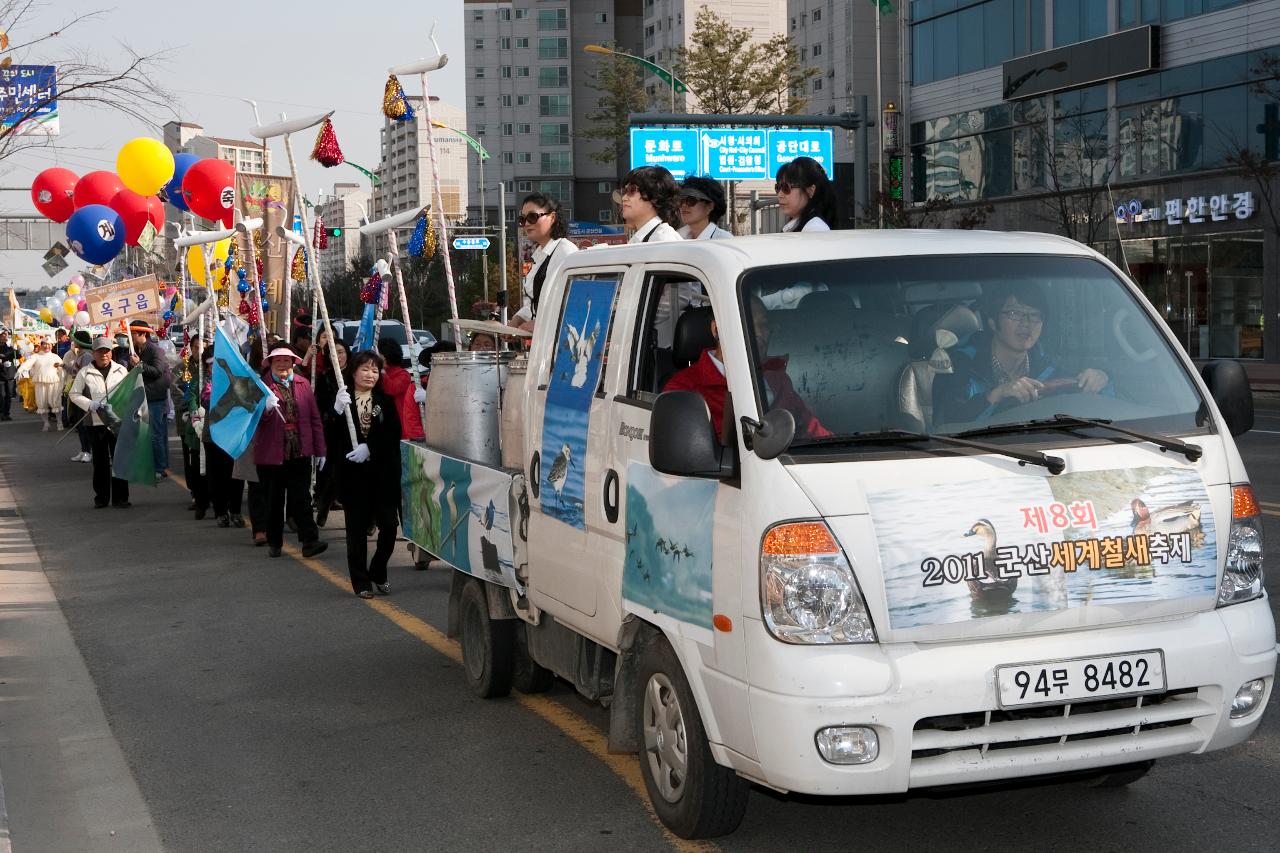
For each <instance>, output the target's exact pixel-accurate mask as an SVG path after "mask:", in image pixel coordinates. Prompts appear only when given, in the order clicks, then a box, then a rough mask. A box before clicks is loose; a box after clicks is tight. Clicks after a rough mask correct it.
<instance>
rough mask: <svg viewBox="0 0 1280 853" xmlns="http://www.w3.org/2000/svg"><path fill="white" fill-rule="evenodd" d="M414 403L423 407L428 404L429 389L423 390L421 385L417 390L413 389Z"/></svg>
mask: <svg viewBox="0 0 1280 853" xmlns="http://www.w3.org/2000/svg"><path fill="white" fill-rule="evenodd" d="M413 402H415V403H417V404H418V405H419V406H421V405H422V404H424V403H426V402H427V389H426V388H423V387H422V386H421V385H419V386H418V387H417V388H415V389H413Z"/></svg>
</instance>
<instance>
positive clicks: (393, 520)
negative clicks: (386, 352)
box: [330, 350, 400, 598]
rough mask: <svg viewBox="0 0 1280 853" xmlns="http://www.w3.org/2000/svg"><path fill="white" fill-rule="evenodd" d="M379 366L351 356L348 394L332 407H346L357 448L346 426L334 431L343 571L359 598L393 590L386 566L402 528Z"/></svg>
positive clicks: (392, 416)
mask: <svg viewBox="0 0 1280 853" xmlns="http://www.w3.org/2000/svg"><path fill="white" fill-rule="evenodd" d="M382 366H383V365H382V357H381V356H379V355H378V354H377V353H375V352H371V351H368V350H365V351H363V352H358V353H356V354H355V355H352V356H351V357H350V358H349V359H348V361H347V370H346V373H347V384H348V387H349V388H350V390H349V392H348V393H346V394H339V395H338V399H337V400H336V401H335V403H334V408H335V409H336V411H337V412H338V413H341V412H342V411H343V410H344V409H345V408H346V407H347V406H350V408H351V416H352V420H353V421H354V422H355V428H356V445H355V447H352V446H351V435H350V433H349V432H348V431H347V429H346V428H345V425H344V427H343V428H342V429H340V430H334V431H333V433H332V435H333V439H334V441H335V444H334V445H333V447H332V449H331V450H330V454H331V456H338V455H339V454H341V457H340V458H341V460H342V461H341V462H340V463H339V464H338V494H339V495H340V496H341V500H342V506H343V509H344V511H345V512H346V516H347V570H348V571H349V572H350V573H351V588H352V589H353V590H355V593H356V595H358V596H359V597H361V598H372V597H373V590H374V589H376V590H377V591H378V592H379V593H381V594H382V595H387V594H388V593H390V592H391V584H389V583H387V562H388V561H389V560H390V559H391V552H392V551H393V550H395V546H396V532H397V530H398V528H399V524H400V416H399V414H398V413H397V410H396V401H395V400H394V399H392V398H391V396H390V395H388V394H386V393H384V392H383V391H382V386H381V383H380V382H379V380H380V379H381V378H382ZM335 451H336V452H335ZM371 524H376V525H377V526H378V545H377V548H376V549H375V550H374V552H373V559H371V560H370V559H368V553H369V538H368V530H369V525H371ZM371 584H372V589H370V585H371Z"/></svg>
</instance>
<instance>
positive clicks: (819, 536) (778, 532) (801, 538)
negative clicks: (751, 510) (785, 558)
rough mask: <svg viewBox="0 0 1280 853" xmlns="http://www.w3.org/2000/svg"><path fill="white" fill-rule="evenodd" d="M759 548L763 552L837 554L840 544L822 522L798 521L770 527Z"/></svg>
mask: <svg viewBox="0 0 1280 853" xmlns="http://www.w3.org/2000/svg"><path fill="white" fill-rule="evenodd" d="M760 550H761V551H762V552H764V553H765V554H838V553H840V545H839V543H837V542H836V538H835V537H834V536H832V535H831V531H830V530H828V529H827V526H826V525H825V524H823V523H822V522H820V521H799V522H795V523H793V524H779V525H778V526H777V527H774V528H771V529H770V530H769V532H768V533H766V534H765V537H764V544H763V545H761V546H760Z"/></svg>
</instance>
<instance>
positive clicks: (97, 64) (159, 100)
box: [0, 0, 173, 161]
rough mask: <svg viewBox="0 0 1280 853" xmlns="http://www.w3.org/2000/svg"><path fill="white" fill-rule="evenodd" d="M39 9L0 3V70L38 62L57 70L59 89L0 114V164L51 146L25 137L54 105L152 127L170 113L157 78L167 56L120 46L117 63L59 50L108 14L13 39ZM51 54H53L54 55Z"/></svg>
mask: <svg viewBox="0 0 1280 853" xmlns="http://www.w3.org/2000/svg"><path fill="white" fill-rule="evenodd" d="M40 9H41V6H40V5H39V4H37V3H36V2H35V0H0V28H2V30H3V33H4V37H3V38H0V44H4V45H5V46H4V47H3V48H0V67H8V66H9V65H12V64H15V63H23V62H29V63H32V64H34V63H39V64H41V65H53V66H55V67H56V69H57V71H56V78H55V79H56V81H57V87H56V91H51V92H50V93H48V95H47V96H45V97H38V98H36V99H34V100H32V101H28V102H26V103H24V104H23V105H22V106H17V105H16V104H12V103H10V104H7V105H6V109H4V110H2V111H0V120H2V123H3V126H2V127H0V161H3V160H5V159H6V158H8V157H11V156H13V155H14V154H17V153H18V152H20V151H24V150H26V149H29V148H37V147H42V146H44V145H48V144H49V143H50V141H51V140H50V137H48V136H43V135H40V134H31V135H28V134H25V133H23V132H22V131H23V127H22V126H23V124H24V123H25V122H27V121H28V120H30V119H31V118H33V117H34V116H35V115H36V114H37V113H39V111H40V110H42V109H44V108H45V107H47V106H49V104H50V103H53V102H54V101H57V102H59V103H60V104H68V103H79V104H89V105H91V106H94V107H97V108H100V109H104V110H109V111H112V112H118V113H122V114H124V115H127V116H129V117H131V118H133V119H135V120H137V121H139V122H141V123H143V124H145V125H148V126H150V127H152V128H157V127H158V121H157V117H158V116H159V115H162V114H164V113H166V112H169V111H171V110H172V103H173V97H172V96H171V95H170V94H169V93H168V92H166V91H165V90H164V89H162V88H161V87H160V86H159V85H158V84H157V83H156V82H155V81H154V79H153V75H154V74H155V72H156V71H158V70H159V66H160V65H161V63H162V62H163V59H164V54H163V53H152V54H140V53H137V52H136V51H134V50H133V49H131V48H130V47H128V46H127V45H123V44H122V45H120V46H119V47H118V50H117V51H116V53H117V54H118V55H119V56H120V57H122V59H118V60H116V61H114V62H113V61H110V60H107V59H104V58H102V57H101V56H99V55H97V54H96V53H94V52H93V51H91V50H89V49H86V48H81V47H73V46H67V47H66V48H65V50H64V51H62V52H61V53H58V52H56V48H58V47H60V46H61V45H62V44H63V43H64V42H65V38H66V36H67V34H68V32H71V31H73V30H77V29H80V30H83V29H86V28H89V27H92V26H93V25H94V24H95V23H97V22H100V21H101V20H102V19H103V18H104V17H105V16H106V14H107V13H106V11H105V10H99V11H94V12H86V13H84V14H79V15H75V16H74V17H71V18H68V19H65V21H64V23H62V24H61V25H60V26H59V27H58V28H57V29H55V30H53V31H52V32H48V33H42V34H38V35H33V36H31V37H29V38H26V39H25V40H21V39H14V35H13V34H14V33H15V32H21V31H22V30H23V29H24V27H25V26H26V25H27V24H28V23H29V21H30V20H31V18H33V17H34V16H35V14H36V13H37V12H38V11H39V10H40ZM51 54H52V55H51Z"/></svg>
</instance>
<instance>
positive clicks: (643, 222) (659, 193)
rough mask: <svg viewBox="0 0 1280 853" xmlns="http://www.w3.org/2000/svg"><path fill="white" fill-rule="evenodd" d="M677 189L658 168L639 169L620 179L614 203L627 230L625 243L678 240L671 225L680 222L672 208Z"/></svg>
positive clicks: (669, 174)
mask: <svg viewBox="0 0 1280 853" xmlns="http://www.w3.org/2000/svg"><path fill="white" fill-rule="evenodd" d="M679 192H680V188H679V187H677V186H676V179H675V178H673V177H671V173H670V172H668V171H667V170H666V169H664V168H663V167H661V166H640V167H639V168H636V169H632V170H631V171H630V172H628V173H627V176H626V177H625V178H623V179H622V190H621V192H619V193H615V195H614V201H616V202H617V203H618V206H619V207H620V208H621V209H622V221H623V222H624V223H626V225H627V227H628V228H629V229H631V239H629V240H628V241H627V242H628V243H661V242H663V241H670V240H679V239H681V237H680V235H679V234H677V233H676V229H675V224H676V223H677V222H679V221H680V208H679V206H678V205H677V204H676V198H677V196H678V195H679Z"/></svg>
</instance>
